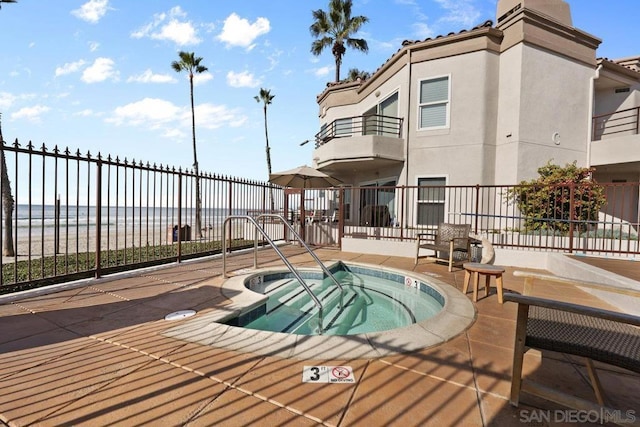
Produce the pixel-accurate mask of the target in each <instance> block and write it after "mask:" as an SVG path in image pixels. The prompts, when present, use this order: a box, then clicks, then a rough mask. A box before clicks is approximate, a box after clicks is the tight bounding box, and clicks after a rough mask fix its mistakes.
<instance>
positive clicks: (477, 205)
mask: <svg viewBox="0 0 640 427" xmlns="http://www.w3.org/2000/svg"><path fill="white" fill-rule="evenodd" d="M479 212H480V184H476V206H475V212H474V213H473V214H474V216H475V224H474V226H473V233H474V234H478V218H479V215H478V214H479Z"/></svg>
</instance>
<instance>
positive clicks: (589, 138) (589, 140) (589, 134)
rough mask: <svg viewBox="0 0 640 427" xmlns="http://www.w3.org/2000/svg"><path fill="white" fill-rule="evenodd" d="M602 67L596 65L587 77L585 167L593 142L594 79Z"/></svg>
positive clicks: (597, 76) (589, 158) (588, 160)
mask: <svg viewBox="0 0 640 427" xmlns="http://www.w3.org/2000/svg"><path fill="white" fill-rule="evenodd" d="M601 69H602V64H600V65H598V66H597V67H596V72H595V73H594V74H593V76H591V78H590V79H589V83H590V85H589V99H590V100H591V102H590V103H589V132H587V167H588V168H590V167H591V144H592V143H593V111H594V110H595V103H596V91H595V88H594V86H595V84H596V80H597V79H598V78H600V70H601Z"/></svg>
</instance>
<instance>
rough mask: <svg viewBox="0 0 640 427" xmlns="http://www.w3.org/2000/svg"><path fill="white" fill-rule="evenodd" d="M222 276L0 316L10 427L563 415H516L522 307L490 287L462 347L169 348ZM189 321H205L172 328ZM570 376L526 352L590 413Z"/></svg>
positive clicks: (627, 399) (532, 364)
mask: <svg viewBox="0 0 640 427" xmlns="http://www.w3.org/2000/svg"><path fill="white" fill-rule="evenodd" d="M283 250H284V251H285V252H286V253H287V254H288V256H289V259H290V261H291V262H292V263H293V264H295V265H298V266H303V265H304V266H311V265H312V264H313V262H311V261H312V260H311V257H310V256H309V255H308V254H303V253H302V252H301V251H300V249H299V248H298V247H296V246H287V247H284V248H283ZM316 254H317V255H318V257H320V258H321V259H322V260H324V261H328V260H336V259H341V260H352V261H357V262H362V263H371V264H376V265H382V266H387V267H393V268H400V269H405V270H410V271H416V272H420V273H424V274H427V275H431V276H433V277H435V278H437V279H438V280H440V281H442V282H445V283H447V284H449V285H451V286H454V287H456V288H457V289H459V290H461V289H462V282H463V279H464V271H462V270H457V271H454V272H452V273H449V272H448V271H447V267H446V266H445V265H440V264H433V263H430V262H429V261H428V260H424V259H421V260H420V263H419V264H418V265H417V266H414V264H413V259H410V258H399V257H390V256H376V255H363V254H356V253H346V252H339V251H337V250H331V249H318V250H317V251H316ZM259 259H260V267H265V266H274V265H281V262H280V261H279V260H278V258H277V256H276V254H275V253H274V251H273V250H271V249H267V250H262V251H260V252H259ZM252 262H253V257H252V255H251V254H244V255H236V256H233V257H230V258H229V259H228V269H229V270H231V271H234V270H235V271H238V270H241V269H247V268H250V267H251V266H252ZM626 266H627V265H625V268H626ZM634 267H635V265H634ZM632 269H633V268H632ZM221 271H222V262H221V260H220V259H208V260H203V261H195V262H188V263H182V264H174V265H172V266H169V267H165V268H162V269H155V270H146V271H140V272H136V273H135V274H130V275H128V276H126V277H121V278H119V279H117V280H101V281H95V282H93V283H91V284H90V285H84V286H81V287H78V288H75V289H67V290H62V291H59V292H56V293H52V294H47V295H40V296H31V297H28V298H25V299H22V300H19V301H13V302H10V303H5V304H3V305H0V330H1V331H2V333H1V334H0V425H2V423H5V424H6V425H9V426H26V425H41V426H59V425H78V426H79V425H86V426H107V425H108V426H114V425H121V426H136V425H150V426H165V425H166V426H211V425H216V426H226V425H228V426H246V425H264V426H285V425H290V426H306V425H327V426H389V425H398V426H431V425H433V426H454V425H455V426H459V425H464V426H467V425H468V426H491V425H495V426H511V425H513V426H522V425H545V423H536V422H535V421H536V420H535V419H534V418H531V414H533V413H534V411H538V410H544V411H548V410H555V409H559V407H558V406H555V405H554V404H552V403H550V402H547V401H543V400H539V399H534V398H533V397H530V396H527V395H523V396H522V401H523V402H524V404H521V406H520V407H519V408H513V407H511V406H510V405H509V402H508V398H507V396H508V393H509V387H510V376H511V375H510V372H511V359H512V349H513V340H514V334H515V321H514V319H515V313H516V305H515V304H512V303H505V304H504V305H501V304H499V303H498V300H497V296H496V294H495V288H494V287H492V288H491V291H492V293H491V295H490V296H488V297H486V298H484V292H482V291H481V292H480V296H481V298H480V299H479V300H478V302H477V303H474V305H475V307H476V309H477V319H476V321H475V323H473V325H472V326H471V327H470V328H469V329H467V330H466V331H465V332H463V333H462V334H460V335H458V336H456V337H455V338H453V339H451V340H449V341H448V342H445V343H444V344H441V345H438V346H436V347H432V348H428V349H424V350H420V351H414V352H410V353H404V354H396V355H391V356H385V357H381V358H377V359H353V358H350V357H349V355H348V354H345V355H344V357H342V358H338V359H335V360H319V359H318V360H313V359H311V360H297V359H286V358H280V357H277V356H263V355H258V354H252V353H245V352H240V351H232V350H228V349H225V348H220V347H216V346H215V345H201V344H195V343H191V342H187V341H182V340H178V339H174V338H169V337H167V336H164V335H163V334H162V332H163V331H165V330H167V329H169V328H172V327H175V326H176V325H179V324H180V322H185V321H188V320H190V319H195V318H197V317H198V316H203V315H205V314H207V313H210V312H211V311H213V310H216V309H220V308H223V307H225V305H228V304H229V300H227V299H226V298H225V297H224V296H223V295H222V294H221V292H220V285H221V283H222V282H223V278H222V277H221ZM504 285H505V288H506V289H507V290H513V291H517V292H521V291H522V287H523V282H522V279H521V278H517V277H514V276H513V269H511V268H507V271H506V273H505V275H504ZM535 294H536V295H539V296H544V297H551V298H556V299H561V300H567V301H573V302H579V303H585V304H591V305H597V306H601V307H607V304H606V303H603V302H602V301H600V300H598V299H596V298H595V297H593V296H591V295H589V294H587V293H584V292H582V291H580V290H577V289H574V290H572V291H571V292H567V290H566V288H563V289H559V288H556V287H553V286H547V285H543V286H539V287H537V288H536V291H535ZM471 295H472V294H471V293H469V294H468V295H467V297H468V298H469V299H471ZM608 308H611V307H608ZM183 309H194V310H196V311H197V312H198V314H197V315H196V316H195V317H191V318H189V319H184V320H176V321H166V320H164V316H165V315H166V314H168V313H171V312H174V311H176V310H183ZM573 362H575V361H572V360H570V359H568V358H566V357H564V356H562V355H559V354H549V353H546V352H545V353H543V354H540V353H539V352H534V351H530V352H528V353H527V355H526V357H525V373H526V375H527V376H528V377H534V378H536V379H537V380H538V381H540V382H542V383H544V384H547V385H549V386H552V387H557V388H561V389H563V390H566V391H570V392H572V393H574V394H576V395H578V396H584V397H588V398H590V399H591V398H592V393H591V392H590V389H589V386H588V383H587V382H586V381H585V379H584V378H585V370H584V368H583V367H582V364H581V363H573ZM578 362H579V361H578ZM314 365H321V366H326V365H329V366H342V365H346V366H350V367H352V369H353V372H354V376H355V382H354V383H350V384H316V383H304V382H302V372H303V367H304V366H314ZM601 368H602V369H600V371H599V372H600V376H601V381H602V383H603V386H604V389H605V391H606V392H607V397H608V398H609V400H610V402H611V405H612V406H614V407H616V408H620V409H624V410H633V411H635V414H640V399H638V396H639V395H640V378H639V377H638V376H637V375H633V374H630V373H628V372H626V371H622V370H617V369H613V368H608V367H604V366H602V367H601ZM537 413H538V414H540V413H541V412H540V411H538V412H537ZM567 425H569V424H567ZM571 425H575V424H571Z"/></svg>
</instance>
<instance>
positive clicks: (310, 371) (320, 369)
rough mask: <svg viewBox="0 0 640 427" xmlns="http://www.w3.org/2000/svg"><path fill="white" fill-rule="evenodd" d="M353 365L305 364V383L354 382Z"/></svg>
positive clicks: (303, 375) (303, 371)
mask: <svg viewBox="0 0 640 427" xmlns="http://www.w3.org/2000/svg"><path fill="white" fill-rule="evenodd" d="M355 381H356V380H355V378H354V377H353V369H352V368H351V366H305V367H304V368H303V369H302V382H303V383H354V382H355Z"/></svg>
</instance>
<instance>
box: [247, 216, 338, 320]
mask: <svg viewBox="0 0 640 427" xmlns="http://www.w3.org/2000/svg"><path fill="white" fill-rule="evenodd" d="M262 217H268V218H276V219H279V220H280V221H282V223H283V224H284V225H285V226H286V227H287V228H288V229H289V231H290V232H291V234H293V236H294V237H295V238H296V240H298V242H299V243H300V244H301V245H302V246H303V247H304V248H305V249H306V250H307V252H309V255H311V257H312V258H313V259H314V260H315V262H316V263H317V264H318V265H319V266H320V269H321V270H322V271H323V272H324V274H326V275H327V276H329V277H330V278H331V280H333V283H334V284H335V285H336V286H337V287H338V289H340V308H341V309H342V297H343V295H344V288H343V287H342V285H341V284H340V282H338V280H337V279H336V278H335V277H334V276H333V274H331V271H329V269H328V268H327V267H326V266H325V265H324V264H323V263H322V261H320V258H318V256H317V255H316V254H315V253H314V252H313V251H312V250H311V248H310V247H309V245H307V244H306V243H305V242H304V240H303V239H302V237H300V235H299V234H298V232H297V231H296V230H295V229H294V228H293V227H292V226H291V224H289V221H287V220H286V219H285V218H284V217H283V216H282V215H280V214H260V215H258V216H257V217H256V219H260V218H262ZM256 247H257V245H256ZM254 255H255V256H256V257H257V253H256V251H254Z"/></svg>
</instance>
